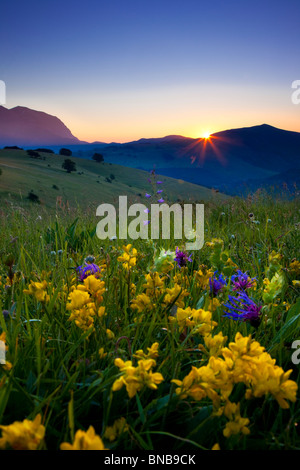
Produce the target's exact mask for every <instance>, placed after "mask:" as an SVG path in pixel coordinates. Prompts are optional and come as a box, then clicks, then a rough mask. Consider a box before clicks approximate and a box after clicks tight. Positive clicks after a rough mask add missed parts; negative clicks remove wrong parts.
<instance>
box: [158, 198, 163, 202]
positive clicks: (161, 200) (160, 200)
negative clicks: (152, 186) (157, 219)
mask: <svg viewBox="0 0 300 470" xmlns="http://www.w3.org/2000/svg"><path fill="white" fill-rule="evenodd" d="M157 202H165V200H164V199H158V201H157Z"/></svg>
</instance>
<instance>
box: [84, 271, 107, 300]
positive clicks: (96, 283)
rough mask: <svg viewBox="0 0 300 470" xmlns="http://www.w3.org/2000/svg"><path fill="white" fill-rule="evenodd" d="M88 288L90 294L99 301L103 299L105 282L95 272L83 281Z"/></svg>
mask: <svg viewBox="0 0 300 470" xmlns="http://www.w3.org/2000/svg"><path fill="white" fill-rule="evenodd" d="M83 283H84V286H85V288H86V290H87V291H88V292H89V293H90V295H91V296H92V297H93V298H94V299H95V300H97V302H99V303H100V302H102V301H103V295H102V294H103V293H104V292H105V282H104V281H101V280H100V279H98V278H97V277H96V276H95V275H94V274H92V275H91V276H88V277H86V278H85V279H84V281H83Z"/></svg>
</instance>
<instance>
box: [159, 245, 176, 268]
mask: <svg viewBox="0 0 300 470" xmlns="http://www.w3.org/2000/svg"><path fill="white" fill-rule="evenodd" d="M174 257H175V253H174V251H170V250H164V249H163V248H162V249H161V251H160V253H159V254H158V255H157V254H156V255H155V258H154V270H155V271H157V272H164V273H167V272H169V271H171V270H172V269H173V268H174V264H173V262H174Z"/></svg>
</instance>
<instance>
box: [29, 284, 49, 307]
mask: <svg viewBox="0 0 300 470" xmlns="http://www.w3.org/2000/svg"><path fill="white" fill-rule="evenodd" d="M47 288H48V283H47V281H46V280H43V281H41V282H35V281H31V282H30V284H29V287H28V289H24V290H23V292H24V294H28V295H33V296H34V297H35V298H36V299H37V300H38V301H39V302H45V303H47V302H49V299H50V297H49V295H48V293H47Z"/></svg>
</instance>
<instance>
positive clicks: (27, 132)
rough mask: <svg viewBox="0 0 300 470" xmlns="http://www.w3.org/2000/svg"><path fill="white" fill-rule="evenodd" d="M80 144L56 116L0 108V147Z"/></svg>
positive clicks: (28, 110)
mask: <svg viewBox="0 0 300 470" xmlns="http://www.w3.org/2000/svg"><path fill="white" fill-rule="evenodd" d="M76 143H80V141H79V140H78V139H77V138H76V137H74V135H73V134H72V133H71V131H70V130H69V129H68V128H67V127H66V126H65V124H64V123H63V122H62V121H61V120H60V119H58V118H57V117H56V116H51V115H50V114H47V113H44V112H41V111H34V110H32V109H29V108H26V107H23V106H17V107H15V108H11V109H7V108H5V107H4V106H0V145H1V146H14V145H16V146H41V145H43V146H46V145H47V146H49V145H71V144H76Z"/></svg>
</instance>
